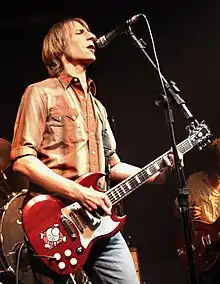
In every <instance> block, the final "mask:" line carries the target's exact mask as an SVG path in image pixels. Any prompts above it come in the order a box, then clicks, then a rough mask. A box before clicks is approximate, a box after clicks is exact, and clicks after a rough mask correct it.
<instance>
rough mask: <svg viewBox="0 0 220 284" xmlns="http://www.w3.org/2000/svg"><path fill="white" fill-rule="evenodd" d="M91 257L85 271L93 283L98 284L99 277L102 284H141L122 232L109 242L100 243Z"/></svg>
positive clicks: (96, 245) (94, 247)
mask: <svg viewBox="0 0 220 284" xmlns="http://www.w3.org/2000/svg"><path fill="white" fill-rule="evenodd" d="M90 255H91V257H89V259H88V261H87V263H86V265H85V271H88V272H87V273H88V275H90V278H91V280H92V283H93V282H94V284H96V283H98V280H96V279H97V277H98V278H99V279H100V280H101V282H100V283H102V284H131V283H132V284H138V283H139V280H138V278H137V274H136V271H135V267H134V262H133V259H132V257H131V254H130V251H129V249H128V246H127V244H126V242H125V240H124V238H123V237H122V235H121V233H120V232H119V233H117V234H116V235H115V236H113V237H111V238H110V239H108V240H102V241H98V242H97V243H96V244H95V245H94V246H93V249H92V251H91V253H90ZM94 272H95V273H94ZM94 278H95V281H94Z"/></svg>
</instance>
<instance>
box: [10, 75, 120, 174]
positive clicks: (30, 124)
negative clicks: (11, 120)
mask: <svg viewBox="0 0 220 284" xmlns="http://www.w3.org/2000/svg"><path fill="white" fill-rule="evenodd" d="M87 83H88V94H86V95H85V94H84V91H83V89H82V86H81V84H80V81H79V80H78V78H76V77H71V76H70V75H68V74H66V73H64V72H63V73H61V75H60V76H59V77H58V78H49V79H46V80H44V81H41V82H37V83H35V84H32V85H30V86H28V87H27V89H26V90H25V92H24V94H23V97H22V100H21V103H20V106H19V110H18V113H17V118H16V122H15V127H14V138H13V142H12V151H11V160H12V161H14V160H16V159H18V158H19V157H23V156H25V155H34V156H36V157H38V158H39V159H40V160H41V161H42V162H43V163H44V164H45V165H47V166H48V167H49V168H50V169H51V170H53V171H55V172H56V173H58V174H60V175H62V176H64V177H66V178H69V179H73V180H74V179H76V178H78V177H79V176H82V175H83V174H85V173H88V172H91V171H101V172H104V170H105V157H104V150H103V141H102V131H103V130H104V129H105V130H106V132H107V133H108V136H109V142H110V146H111V154H113V153H115V150H116V143H115V139H114V136H113V133H112V131H111V128H110V125H109V123H108V120H107V113H106V110H105V108H104V106H103V105H102V104H101V103H100V102H99V101H98V100H97V99H96V98H95V97H94V95H95V85H94V82H93V81H92V80H90V79H88V82H87ZM117 162H119V160H118V156H116V155H111V156H110V164H111V166H113V165H114V164H116V163H117Z"/></svg>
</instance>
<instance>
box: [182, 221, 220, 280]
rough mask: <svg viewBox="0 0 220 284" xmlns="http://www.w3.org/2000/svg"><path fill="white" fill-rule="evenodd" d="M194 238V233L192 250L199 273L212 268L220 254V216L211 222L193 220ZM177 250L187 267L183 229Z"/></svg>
mask: <svg viewBox="0 0 220 284" xmlns="http://www.w3.org/2000/svg"><path fill="white" fill-rule="evenodd" d="M193 228H194V232H195V234H194V236H195V237H194V238H193V234H192V250H193V259H194V261H195V267H196V270H197V272H198V274H200V275H201V274H203V273H204V272H205V271H208V270H209V269H211V267H212V266H213V265H214V264H215V262H216V260H217V259H218V257H219V255H220V218H218V219H217V220H216V221H215V222H213V223H211V224H209V223H206V222H203V221H197V220H195V221H193ZM177 242H178V243H177V248H178V249H177V252H178V256H179V258H180V262H181V263H182V264H183V266H184V267H186V268H187V254H186V249H185V243H184V236H183V231H182V230H181V231H180V232H179V236H178V237H177Z"/></svg>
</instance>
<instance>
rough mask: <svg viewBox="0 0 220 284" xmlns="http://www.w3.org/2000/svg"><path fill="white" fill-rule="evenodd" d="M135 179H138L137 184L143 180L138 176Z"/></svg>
mask: <svg viewBox="0 0 220 284" xmlns="http://www.w3.org/2000/svg"><path fill="white" fill-rule="evenodd" d="M135 179H136V181H137V183H141V180H140V179H139V176H138V175H137V176H135Z"/></svg>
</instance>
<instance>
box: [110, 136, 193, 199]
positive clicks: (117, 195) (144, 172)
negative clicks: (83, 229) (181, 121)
mask: <svg viewBox="0 0 220 284" xmlns="http://www.w3.org/2000/svg"><path fill="white" fill-rule="evenodd" d="M192 148H193V144H192V143H191V141H190V140H189V139H186V140H184V141H182V142H181V143H180V144H178V145H177V150H178V151H179V152H181V153H182V154H183V155H184V154H185V153H187V152H188V151H189V150H190V149H192ZM169 153H170V151H167V152H166V153H164V154H163V155H161V156H160V157H158V158H157V159H155V160H154V161H152V162H151V163H149V164H148V165H146V166H145V167H143V168H142V169H141V170H140V171H138V172H137V173H136V174H135V175H133V176H131V177H129V178H127V179H125V180H124V181H122V182H121V183H119V184H118V185H116V186H114V187H113V188H111V189H110V190H109V191H108V192H107V195H108V197H109V199H110V200H111V202H112V205H115V204H116V203H118V202H119V201H120V200H122V199H123V198H124V197H126V196H127V195H128V194H130V193H131V192H133V191H134V190H135V189H136V188H138V187H140V186H141V185H143V184H145V183H146V182H147V180H148V178H150V177H151V176H152V175H154V174H155V173H157V172H158V171H161V170H162V169H163V168H164V167H165V165H164V157H165V156H167V155H168V154H169Z"/></svg>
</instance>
